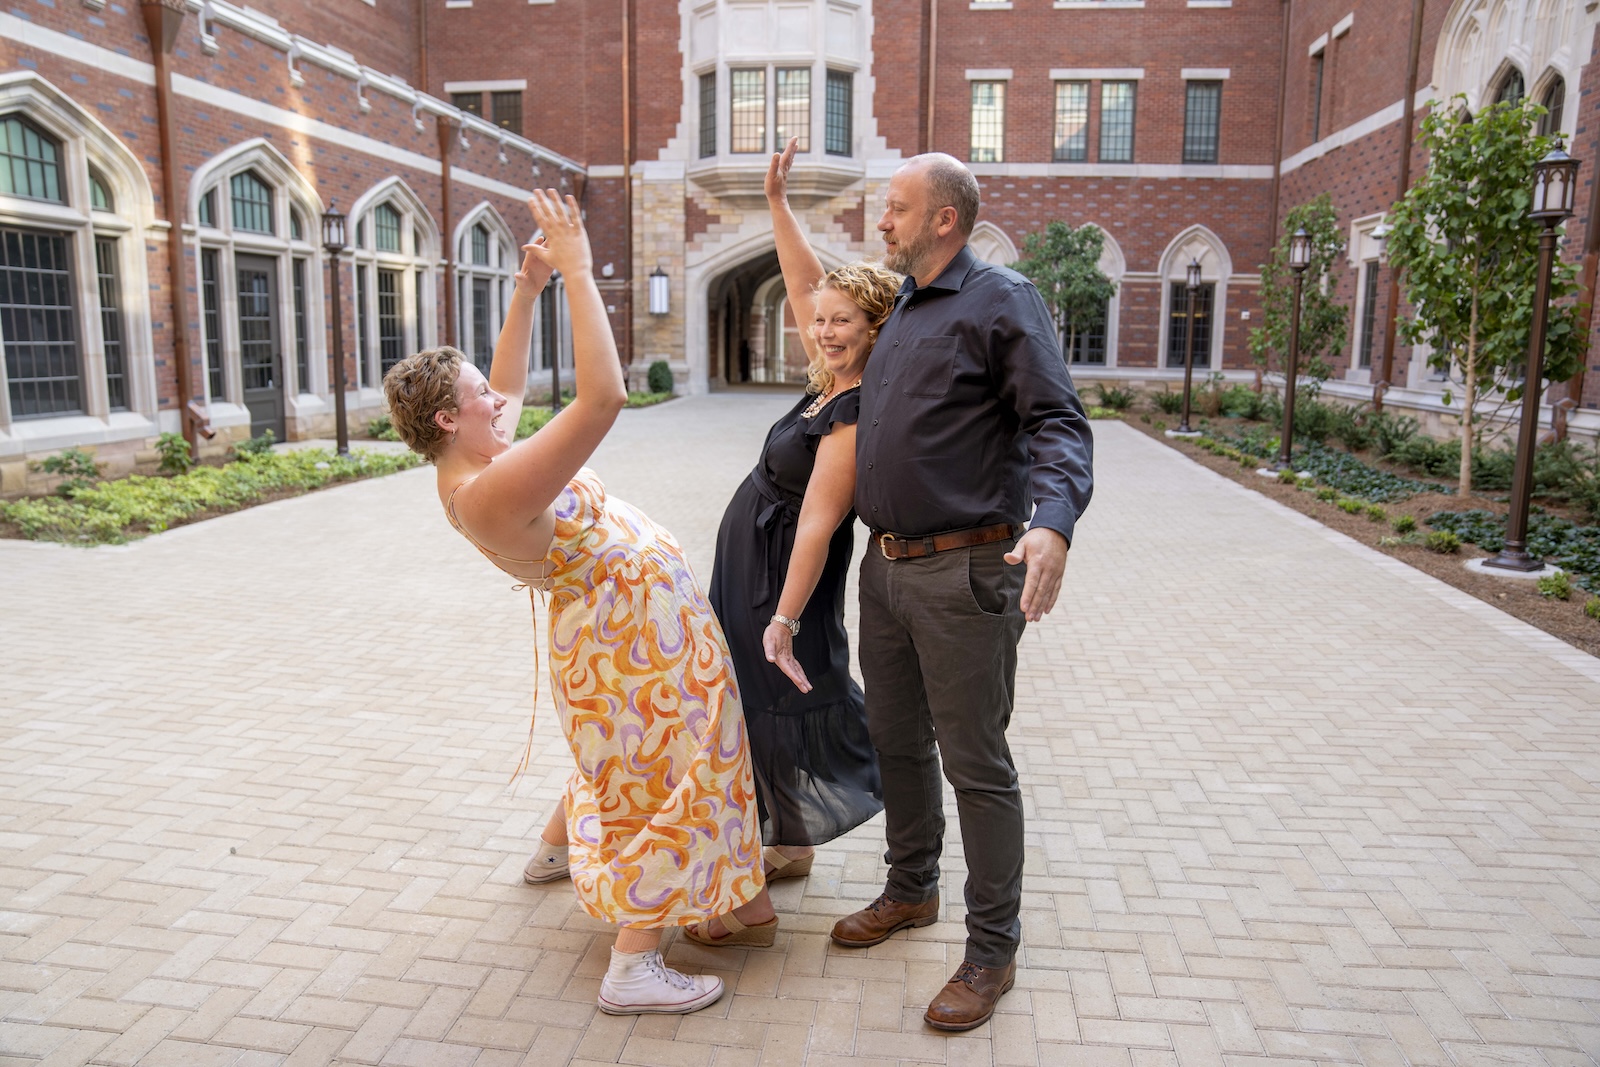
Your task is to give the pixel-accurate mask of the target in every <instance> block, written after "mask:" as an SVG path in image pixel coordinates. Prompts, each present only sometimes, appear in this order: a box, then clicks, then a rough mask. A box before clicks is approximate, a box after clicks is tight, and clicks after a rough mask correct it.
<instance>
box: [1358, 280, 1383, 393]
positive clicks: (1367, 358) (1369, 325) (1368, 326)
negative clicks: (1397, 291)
mask: <svg viewBox="0 0 1600 1067" xmlns="http://www.w3.org/2000/svg"><path fill="white" fill-rule="evenodd" d="M1366 270H1367V276H1366V278H1365V279H1364V283H1365V284H1364V285H1363V287H1362V293H1361V355H1360V358H1359V360H1358V361H1357V363H1356V366H1358V367H1370V366H1372V340H1373V336H1374V335H1375V334H1376V333H1377V325H1378V264H1377V261H1376V260H1373V261H1371V262H1369V263H1368V264H1367V265H1366Z"/></svg>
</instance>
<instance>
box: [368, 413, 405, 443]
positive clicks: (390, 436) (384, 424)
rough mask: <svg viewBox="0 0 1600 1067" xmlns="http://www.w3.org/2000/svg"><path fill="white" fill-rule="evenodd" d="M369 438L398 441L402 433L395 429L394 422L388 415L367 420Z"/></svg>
mask: <svg viewBox="0 0 1600 1067" xmlns="http://www.w3.org/2000/svg"><path fill="white" fill-rule="evenodd" d="M367 436H368V437H372V438H376V439H377V440H379V441H398V440H400V431H399V430H397V429H395V428H394V420H393V419H391V418H389V416H387V415H379V416H378V417H377V418H375V419H368V420H367Z"/></svg>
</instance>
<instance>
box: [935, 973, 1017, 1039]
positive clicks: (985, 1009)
mask: <svg viewBox="0 0 1600 1067" xmlns="http://www.w3.org/2000/svg"><path fill="white" fill-rule="evenodd" d="M1016 983H1017V961H1016V960H1012V961H1011V962H1010V963H1008V964H1006V965H1005V966H1004V967H979V966H978V965H977V964H976V963H962V964H961V966H960V967H957V968H956V973H955V976H954V977H952V978H951V979H950V981H948V982H946V983H945V985H944V988H943V989H941V990H939V995H938V996H936V997H934V998H933V1002H932V1003H930V1004H929V1005H928V1013H927V1014H926V1015H924V1016H923V1018H924V1019H926V1020H927V1022H928V1025H929V1026H932V1027H934V1028H935V1029H938V1030H971V1029H972V1028H973V1027H975V1026H982V1025H983V1024H984V1023H986V1022H988V1021H989V1016H991V1015H993V1014H994V1006H995V1005H996V1004H998V1003H999V1002H1000V997H1001V996H1002V995H1003V994H1004V993H1005V992H1006V991H1007V990H1008V989H1010V988H1011V987H1012V986H1013V985H1016Z"/></svg>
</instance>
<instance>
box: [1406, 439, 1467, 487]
mask: <svg viewBox="0 0 1600 1067" xmlns="http://www.w3.org/2000/svg"><path fill="white" fill-rule="evenodd" d="M1388 458H1389V459H1392V460H1394V462H1396V463H1398V464H1400V465H1401V466H1403V467H1410V468H1411V469H1412V470H1414V471H1420V472H1422V473H1423V474H1428V475H1432V476H1433V477H1435V478H1443V477H1448V476H1449V475H1452V474H1455V473H1456V472H1457V471H1459V470H1460V469H1461V442H1460V441H1459V440H1451V441H1435V440H1434V439H1433V438H1431V437H1424V436H1422V435H1421V434H1418V435H1416V436H1414V437H1411V438H1409V439H1407V440H1406V442H1405V443H1404V444H1402V445H1400V446H1398V447H1397V448H1396V449H1395V450H1394V452H1393V453H1392V454H1391V455H1390V456H1389V457H1388Z"/></svg>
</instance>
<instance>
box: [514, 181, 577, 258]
mask: <svg viewBox="0 0 1600 1067" xmlns="http://www.w3.org/2000/svg"><path fill="white" fill-rule="evenodd" d="M528 210H529V211H531V212H533V221H534V222H536V223H538V224H539V229H540V230H542V231H543V232H544V240H543V242H542V243H540V242H535V243H534V244H531V245H523V246H522V250H523V251H524V252H527V253H529V254H530V255H533V256H537V257H538V258H539V260H540V261H541V262H543V263H545V264H546V265H548V266H549V267H550V269H551V270H558V271H560V272H561V273H562V274H564V275H573V274H587V273H589V272H590V271H592V270H593V269H594V254H593V253H592V252H590V250H589V235H588V234H587V233H585V232H584V229H583V213H582V212H581V211H579V210H578V201H577V200H576V199H575V198H574V197H573V196H572V194H570V193H569V194H567V196H566V197H565V199H563V198H562V196H561V195H560V194H559V193H557V192H556V191H555V190H554V189H535V190H534V191H533V195H532V196H530V197H528Z"/></svg>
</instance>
